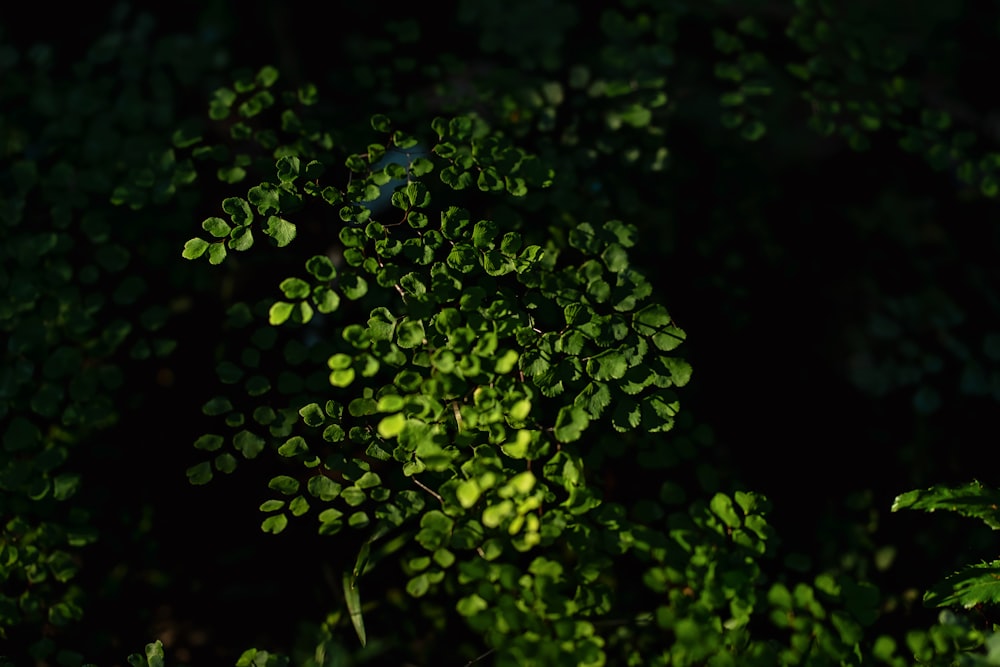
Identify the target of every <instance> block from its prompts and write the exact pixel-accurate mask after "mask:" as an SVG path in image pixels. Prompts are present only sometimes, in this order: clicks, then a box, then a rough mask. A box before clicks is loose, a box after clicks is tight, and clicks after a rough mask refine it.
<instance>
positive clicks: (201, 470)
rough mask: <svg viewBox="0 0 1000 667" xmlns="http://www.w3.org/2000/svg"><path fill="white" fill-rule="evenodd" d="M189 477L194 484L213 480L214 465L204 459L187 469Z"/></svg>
mask: <svg viewBox="0 0 1000 667" xmlns="http://www.w3.org/2000/svg"><path fill="white" fill-rule="evenodd" d="M187 478H188V481H190V482H191V483H192V484H208V483H209V482H210V481H211V480H212V465H211V464H210V463H209V462H208V461H203V462H202V463H199V464H198V465H193V466H191V467H190V468H188V469H187Z"/></svg>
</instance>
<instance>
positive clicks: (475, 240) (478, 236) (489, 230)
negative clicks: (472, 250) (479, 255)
mask: <svg viewBox="0 0 1000 667" xmlns="http://www.w3.org/2000/svg"><path fill="white" fill-rule="evenodd" d="M496 235H497V223H495V222H493V221H492V220H480V221H479V222H477V223H476V226H475V227H474V228H473V230H472V244H473V245H474V246H475V247H477V248H488V247H490V245H491V244H492V243H493V239H494V238H495V237H496Z"/></svg>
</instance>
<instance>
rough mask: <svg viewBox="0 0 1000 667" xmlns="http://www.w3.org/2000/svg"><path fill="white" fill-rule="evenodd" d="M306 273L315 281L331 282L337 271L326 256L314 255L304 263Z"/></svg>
mask: <svg viewBox="0 0 1000 667" xmlns="http://www.w3.org/2000/svg"><path fill="white" fill-rule="evenodd" d="M306 271H308V272H309V274H310V275H311V276H313V277H314V278H316V280H333V279H334V278H336V277H337V269H336V267H334V265H333V262H332V261H330V258H329V257H327V256H326V255H314V256H313V257H310V258H309V260H308V261H307V262H306Z"/></svg>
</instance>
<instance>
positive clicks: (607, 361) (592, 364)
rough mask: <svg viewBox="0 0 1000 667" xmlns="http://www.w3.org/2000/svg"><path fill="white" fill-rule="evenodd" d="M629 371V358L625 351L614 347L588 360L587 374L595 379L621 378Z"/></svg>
mask: <svg viewBox="0 0 1000 667" xmlns="http://www.w3.org/2000/svg"><path fill="white" fill-rule="evenodd" d="M626 371H628V359H627V358H626V357H625V354H624V353H623V352H620V351H619V350H616V349H612V350H606V351H604V352H601V353H600V354H598V355H595V356H593V357H591V358H590V359H589V360H588V361H587V374H588V375H590V377H592V378H594V379H595V380H619V379H621V378H623V377H625V373H626Z"/></svg>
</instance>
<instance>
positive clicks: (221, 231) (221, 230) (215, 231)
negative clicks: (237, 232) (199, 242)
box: [201, 218, 232, 238]
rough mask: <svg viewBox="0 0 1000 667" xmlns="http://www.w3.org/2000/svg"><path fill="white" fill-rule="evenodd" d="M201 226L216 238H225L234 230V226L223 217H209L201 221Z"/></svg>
mask: <svg viewBox="0 0 1000 667" xmlns="http://www.w3.org/2000/svg"><path fill="white" fill-rule="evenodd" d="M201 228H202V229H204V230H205V231H206V232H208V233H209V234H211V235H212V236H214V237H216V238H225V237H227V236H229V232H231V231H232V227H230V226H229V224H228V223H227V222H226V221H225V220H223V219H222V218H207V219H206V220H205V221H204V222H202V223H201Z"/></svg>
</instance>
